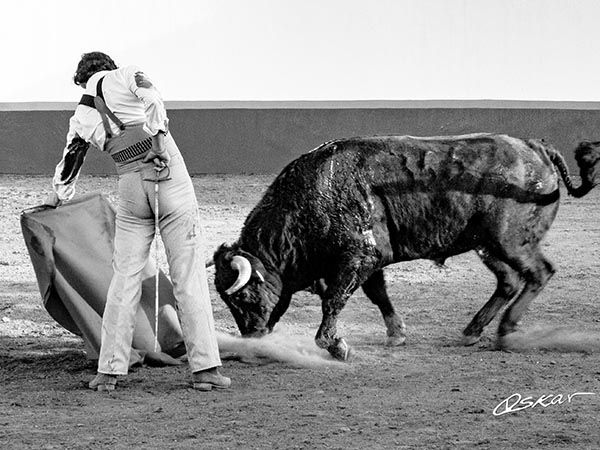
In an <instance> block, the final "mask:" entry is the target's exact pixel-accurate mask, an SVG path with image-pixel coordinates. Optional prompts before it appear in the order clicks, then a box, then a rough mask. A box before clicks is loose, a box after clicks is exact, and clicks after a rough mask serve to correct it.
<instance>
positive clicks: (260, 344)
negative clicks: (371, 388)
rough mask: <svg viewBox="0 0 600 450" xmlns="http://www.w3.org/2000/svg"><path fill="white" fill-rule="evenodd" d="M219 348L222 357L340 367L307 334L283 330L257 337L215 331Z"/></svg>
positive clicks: (264, 362)
mask: <svg viewBox="0 0 600 450" xmlns="http://www.w3.org/2000/svg"><path fill="white" fill-rule="evenodd" d="M217 340H218V342H219V350H220V352H221V357H222V358H223V359H239V360H240V361H244V362H248V363H254V364H268V363H271V362H283V363H286V364H289V365H292V366H295V367H324V366H329V367H336V366H337V367H340V368H341V367H344V366H345V365H346V364H344V363H343V362H340V361H337V360H335V359H333V358H332V357H331V355H330V354H329V353H328V352H327V351H326V350H323V349H321V348H319V347H317V345H316V344H315V342H314V339H313V338H312V337H309V336H299V335H294V334H291V333H289V332H287V331H277V330H276V331H274V332H273V333H271V334H268V335H266V336H263V337H260V338H243V337H240V336H233V335H231V334H227V333H223V332H219V331H218V332H217Z"/></svg>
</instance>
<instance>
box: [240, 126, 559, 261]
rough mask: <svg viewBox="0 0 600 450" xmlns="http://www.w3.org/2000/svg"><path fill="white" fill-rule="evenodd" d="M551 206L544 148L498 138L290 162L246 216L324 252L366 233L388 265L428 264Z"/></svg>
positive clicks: (374, 145)
mask: <svg viewBox="0 0 600 450" xmlns="http://www.w3.org/2000/svg"><path fill="white" fill-rule="evenodd" d="M557 200H558V197H557V176H556V173H555V171H554V168H553V167H552V164H551V162H550V160H549V158H548V156H547V154H546V153H545V150H544V146H543V145H542V144H539V145H532V144H531V143H529V142H527V141H523V140H520V139H516V138H512V137H509V136H505V135H494V134H475V135H465V136H455V137H443V136H442V137H430V138H417V137H411V136H374V137H359V138H352V139H344V140H337V141H332V142H329V143H326V144H324V145H322V146H321V147H319V148H317V149H315V150H314V151H312V152H310V153H307V154H305V155H303V156H301V157H300V158H298V159H296V160H295V161H293V162H292V163H291V164H290V165H288V166H287V167H286V168H285V169H284V170H283V171H282V172H281V174H280V175H279V176H278V177H277V178H276V179H275V180H274V182H273V184H272V185H271V186H270V188H269V189H268V191H267V193H266V194H265V196H264V197H263V199H262V200H261V203H260V204H259V205H258V206H257V208H255V211H253V213H252V214H251V216H250V217H249V219H250V220H251V217H252V216H253V215H254V216H257V215H258V216H260V217H261V219H260V220H261V221H264V220H265V217H264V215H270V218H269V219H268V222H269V223H270V224H271V225H273V226H275V227H288V226H290V223H291V222H294V224H293V226H294V228H295V231H294V232H295V233H297V232H301V233H302V232H304V233H305V234H306V235H307V236H306V237H308V238H309V239H312V240H315V239H319V238H320V239H322V240H324V241H326V242H327V243H328V247H331V245H329V244H331V243H339V244H340V245H343V243H344V242H345V240H347V239H348V238H354V237H356V236H358V237H359V238H360V237H361V236H364V239H365V242H367V243H369V242H370V243H373V242H375V243H376V245H378V246H379V247H380V248H381V251H382V253H383V254H385V255H386V258H387V259H389V260H390V261H399V260H408V259H415V258H432V259H433V258H438V257H443V256H448V255H450V254H457V253H461V252H463V251H467V250H469V249H470V248H473V246H475V245H477V242H476V241H477V240H478V239H485V238H486V236H484V234H485V233H486V232H487V231H486V227H487V228H489V227H490V226H493V225H494V224H495V223H496V222H498V221H502V220H505V219H504V217H505V216H508V215H511V214H515V213H517V214H520V211H521V210H528V209H531V208H532V207H536V206H537V205H542V207H543V205H544V204H546V205H548V204H552V203H555V202H556V201H557ZM269 211H270V212H269ZM282 213H284V214H282ZM277 222H278V224H276V223H277Z"/></svg>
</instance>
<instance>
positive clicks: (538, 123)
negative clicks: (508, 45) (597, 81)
mask: <svg viewBox="0 0 600 450" xmlns="http://www.w3.org/2000/svg"><path fill="white" fill-rule="evenodd" d="M74 107H75V105H74V104H68V103H67V104H6V103H5V104H0V130H1V132H0V158H1V160H2V167H0V173H11V174H50V173H52V172H53V170H54V166H55V164H56V163H57V161H58V159H59V158H60V154H61V152H62V149H63V147H64V144H65V134H66V130H67V127H68V122H69V117H70V116H71V114H72V111H73V109H74ZM167 109H168V112H169V117H170V121H171V125H170V127H171V132H172V133H173V136H174V137H175V139H176V141H177V143H178V145H179V147H180V149H181V151H182V153H183V154H184V156H185V158H186V161H187V164H188V168H189V170H190V173H192V174H214V173H224V174H227V173H257V174H258V173H263V174H268V173H277V172H279V171H280V170H281V169H282V168H283V167H284V166H285V165H286V164H287V163H288V162H290V161H291V160H293V159H294V158H296V157H297V156H299V155H300V154H302V153H305V152H307V151H309V150H311V149H313V148H315V147H317V146H318V145H319V144H321V143H322V142H325V141H328V140H331V139H335V138H342V137H351V136H357V135H373V134H410V135H413V136H432V135H452V134H463V133H473V132H480V131H485V132H498V133H507V134H511V135H514V136H518V137H531V138H544V139H546V140H547V141H548V142H550V143H552V144H553V145H554V146H555V147H556V148H558V149H559V150H561V151H562V152H563V154H564V155H565V157H566V159H567V161H568V163H569V166H570V167H571V169H572V170H574V169H575V165H574V162H573V157H572V153H573V149H574V148H575V146H576V145H577V143H579V142H580V141H582V140H585V139H587V140H600V104H598V103H587V102H582V103H563V102H508V101H507V102H503V101H471V102H452V101H447V102H436V101H431V102H417V101H415V102H410V101H407V102H360V101H359V102H295V103H294V102H255V103H252V102H224V103H223V102H221V103H217V102H214V103H213V102H203V103H200V102H177V103H169V102H167ZM83 173H87V174H97V175H107V174H114V173H115V169H114V165H113V163H112V160H111V159H110V158H108V156H106V155H105V154H103V153H101V152H98V151H91V152H90V153H89V154H88V157H87V161H86V164H85V166H84V169H83Z"/></svg>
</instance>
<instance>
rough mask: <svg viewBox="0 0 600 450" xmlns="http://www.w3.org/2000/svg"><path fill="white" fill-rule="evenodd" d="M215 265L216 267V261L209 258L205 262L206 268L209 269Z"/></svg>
mask: <svg viewBox="0 0 600 450" xmlns="http://www.w3.org/2000/svg"><path fill="white" fill-rule="evenodd" d="M214 265H215V260H214V259H212V258H208V259H207V260H206V261H204V267H206V268H207V269H208V268H209V267H212V266H214Z"/></svg>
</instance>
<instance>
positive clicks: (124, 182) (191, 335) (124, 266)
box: [98, 135, 221, 375]
mask: <svg viewBox="0 0 600 450" xmlns="http://www.w3.org/2000/svg"><path fill="white" fill-rule="evenodd" d="M165 144H166V147H167V149H168V151H169V153H170V154H171V162H170V164H169V169H170V172H169V173H168V176H169V177H170V178H171V179H170V180H168V181H162V182H160V185H159V217H160V220H159V224H160V233H161V237H162V240H163V242H164V246H165V250H166V255H167V262H168V264H169V272H170V276H171V281H172V283H173V294H174V297H175V300H176V309H177V313H178V317H179V322H180V324H181V329H182V332H183V339H184V342H185V346H186V350H187V356H188V361H189V366H190V368H191V370H192V372H196V371H199V370H204V369H209V368H212V367H217V366H220V365H221V360H220V357H219V349H218V344H217V339H216V334H215V329H214V320H213V314H212V307H211V303H210V297H209V290H208V282H207V279H206V269H205V266H204V254H203V242H202V239H203V237H202V231H201V227H200V224H199V218H198V208H197V203H196V196H195V193H194V188H193V186H192V181H191V179H190V177H189V174H188V172H187V168H186V166H185V163H184V160H183V158H182V156H181V154H180V153H179V150H178V149H177V146H176V144H175V142H174V140H173V138H172V137H171V136H170V135H167V136H166V138H165ZM138 169H139V170H138V171H135V172H129V173H125V174H121V175H120V176H119V204H118V207H117V215H116V228H115V242H114V254H113V268H114V276H113V278H112V281H111V283H110V287H109V290H108V297H107V301H106V307H105V310H104V315H103V318H102V343H101V349H100V356H99V359H98V372H100V373H105V374H114V375H125V374H127V371H128V368H129V356H130V353H131V345H132V339H133V330H134V324H135V315H136V311H137V308H138V306H139V303H140V299H141V292H142V291H141V289H142V288H141V286H142V270H143V268H144V267H145V266H146V263H147V261H148V257H149V254H150V248H151V245H152V240H153V238H154V232H155V228H154V182H152V181H144V179H145V178H149V179H154V177H155V171H154V165H153V164H143V163H141V162H140V163H139V168H138ZM161 175H162V176H166V175H167V170H166V169H165V170H163V171H162V172H161Z"/></svg>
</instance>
